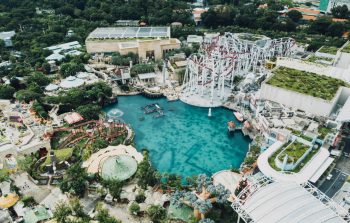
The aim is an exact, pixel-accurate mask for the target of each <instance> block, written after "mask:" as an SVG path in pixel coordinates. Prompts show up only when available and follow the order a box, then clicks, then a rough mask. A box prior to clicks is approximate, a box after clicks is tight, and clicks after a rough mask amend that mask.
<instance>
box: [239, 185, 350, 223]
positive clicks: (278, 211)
mask: <svg viewBox="0 0 350 223" xmlns="http://www.w3.org/2000/svg"><path fill="white" fill-rule="evenodd" d="M243 209H244V210H245V211H246V212H247V213H248V214H249V216H250V217H251V218H252V219H253V220H254V222H256V223H280V222H283V223H296V222H299V223H320V222H323V223H343V222H344V223H345V222H346V221H345V220H343V219H342V218H341V217H340V216H339V215H338V214H337V213H336V212H335V211H333V210H332V209H330V208H329V207H328V206H326V205H325V204H324V203H322V202H321V201H320V200H318V199H317V198H316V197H314V196H313V195H312V194H311V193H309V192H308V191H307V190H306V189H305V188H303V187H301V186H300V185H299V184H297V183H293V182H274V183H271V184H268V185H266V186H264V187H262V188H260V189H259V190H257V191H255V192H254V193H253V194H251V196H250V197H249V198H248V199H247V200H246V201H245V203H244V204H243Z"/></svg>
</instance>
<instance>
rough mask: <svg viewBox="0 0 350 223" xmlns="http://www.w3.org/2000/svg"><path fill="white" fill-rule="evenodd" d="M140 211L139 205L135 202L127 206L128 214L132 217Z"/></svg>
mask: <svg viewBox="0 0 350 223" xmlns="http://www.w3.org/2000/svg"><path fill="white" fill-rule="evenodd" d="M139 211H140V205H139V204H138V203H136V202H132V204H131V205H130V206H129V212H130V214H132V215H137V213H138V212H139Z"/></svg>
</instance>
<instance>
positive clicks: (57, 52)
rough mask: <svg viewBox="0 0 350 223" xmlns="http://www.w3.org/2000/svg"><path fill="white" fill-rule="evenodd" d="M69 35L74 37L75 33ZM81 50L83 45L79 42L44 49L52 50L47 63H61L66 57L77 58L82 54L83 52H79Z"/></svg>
mask: <svg viewBox="0 0 350 223" xmlns="http://www.w3.org/2000/svg"><path fill="white" fill-rule="evenodd" d="M70 31H72V30H70ZM69 33H70V35H73V32H69ZM69 33H67V34H69ZM80 48H81V45H80V43H79V42H78V41H72V42H68V43H62V44H58V45H53V46H49V47H46V48H44V49H45V50H50V51H51V52H52V54H51V55H49V56H48V57H46V58H45V59H46V60H47V61H61V60H62V59H63V58H64V57H65V56H66V55H71V56H77V55H80V54H81V53H82V52H81V51H79V49H80Z"/></svg>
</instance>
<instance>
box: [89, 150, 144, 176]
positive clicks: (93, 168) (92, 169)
mask: <svg viewBox="0 0 350 223" xmlns="http://www.w3.org/2000/svg"><path fill="white" fill-rule="evenodd" d="M119 155H127V156H131V157H133V158H134V159H135V160H136V161H137V163H140V162H141V161H142V160H143V155H142V154H141V153H139V152H138V151H137V150H136V149H135V148H134V147H132V146H126V145H118V146H108V147H107V148H105V149H101V150H100V151H98V152H96V153H94V154H92V156H91V157H90V158H89V159H88V160H86V161H85V162H84V163H83V165H82V167H83V168H86V169H87V172H88V173H98V172H99V168H100V163H101V162H103V161H104V160H105V159H106V158H108V157H112V156H119Z"/></svg>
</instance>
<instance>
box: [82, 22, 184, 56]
mask: <svg viewBox="0 0 350 223" xmlns="http://www.w3.org/2000/svg"><path fill="white" fill-rule="evenodd" d="M85 44H86V50H87V52H88V53H92V54H111V53H113V52H119V53H120V54H122V55H125V54H128V53H135V54H138V55H139V57H140V58H143V59H156V60H158V59H161V58H163V55H164V54H165V53H167V52H168V51H171V50H174V49H179V48H180V41H179V40H178V39H174V38H170V27H107V28H97V29H95V30H94V31H93V32H92V33H90V35H89V36H88V37H87V39H86V40H85Z"/></svg>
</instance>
